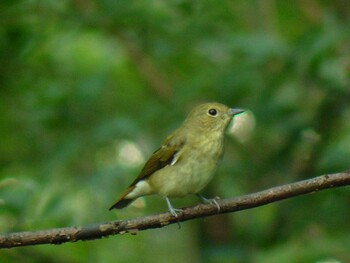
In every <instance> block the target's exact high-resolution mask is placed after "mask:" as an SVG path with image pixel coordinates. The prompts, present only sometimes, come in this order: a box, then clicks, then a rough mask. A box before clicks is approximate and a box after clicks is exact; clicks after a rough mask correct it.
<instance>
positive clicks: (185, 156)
mask: <svg viewBox="0 0 350 263" xmlns="http://www.w3.org/2000/svg"><path fill="white" fill-rule="evenodd" d="M243 112H244V110H242V109H233V108H229V107H228V106H226V105H224V104H221V103H217V102H210V103H203V104H200V105H198V106H196V107H195V108H194V109H193V110H192V111H191V112H190V113H189V114H188V116H187V118H186V119H185V121H184V122H183V123H182V125H181V126H180V127H179V128H177V129H176V130H175V131H173V132H172V133H171V134H170V135H168V136H167V137H166V138H165V140H164V141H163V143H162V144H161V146H160V147H159V148H158V149H157V150H156V151H154V152H153V154H152V155H151V156H150V158H149V159H148V161H147V162H146V163H145V165H144V167H143V168H142V170H141V172H140V173H139V175H138V177H137V178H136V179H135V180H134V181H133V182H132V183H131V184H130V185H129V187H128V188H127V189H126V190H125V191H124V192H123V193H122V194H121V195H120V196H119V197H118V198H117V200H116V201H115V202H114V204H113V205H112V206H111V207H110V209H109V210H112V209H122V208H124V207H126V206H128V205H129V204H130V203H132V202H133V201H134V200H136V199H137V198H139V197H141V196H146V195H153V194H158V195H160V196H162V197H163V198H165V200H166V203H167V206H168V209H169V212H170V213H171V214H172V215H173V216H175V217H177V216H178V214H177V212H179V211H181V210H180V209H175V208H174V207H173V206H172V204H171V203H170V200H169V198H174V197H185V196H187V195H191V194H195V195H197V196H198V197H200V198H201V199H202V200H203V201H205V202H212V203H214V204H215V205H216V206H217V207H218V209H220V207H219V206H218V204H217V202H216V201H212V200H214V199H212V200H210V199H206V198H205V197H203V196H201V195H200V194H199V192H200V191H201V190H202V189H203V188H204V187H205V186H206V185H207V184H208V183H209V181H211V179H212V178H213V176H214V174H215V171H216V169H217V166H218V162H219V160H220V159H221V157H222V155H223V150H224V135H225V130H226V128H227V126H228V124H229V123H230V121H231V120H232V119H233V117H234V116H236V115H238V114H240V113H243Z"/></svg>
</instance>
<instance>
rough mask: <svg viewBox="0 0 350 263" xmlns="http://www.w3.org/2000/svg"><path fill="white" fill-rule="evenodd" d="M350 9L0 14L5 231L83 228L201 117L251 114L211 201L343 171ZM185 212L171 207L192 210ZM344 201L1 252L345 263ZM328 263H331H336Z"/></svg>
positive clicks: (37, 6) (121, 6) (104, 6)
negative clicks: (211, 111)
mask: <svg viewBox="0 0 350 263" xmlns="http://www.w3.org/2000/svg"><path fill="white" fill-rule="evenodd" d="M349 71H350V2H349V1H347V0H335V1H316V0H307V1H304V0H300V1H277V0H275V1H274V0H266V1H253V0H248V1H247V0H237V1H214V0H201V1H198V0H195V1H185V0H169V1H160V0H147V1H146V0H144V1H126V0H118V1H111V0H100V1H97V0H96V1H94V0H76V1H53V0H46V1H35V0H27V1H10V0H7V1H2V2H1V4H0V125H1V126H0V211H1V212H0V231H1V232H3V233H7V232H13V231H26V230H36V229H46V228H56V227H64V226H72V225H83V224H88V223H94V222H103V221H108V220H114V219H118V218H119V219H122V218H130V217H136V216H142V215H144V214H154V213H159V212H164V211H165V210H166V205H165V202H164V201H163V200H162V199H161V198H159V197H148V198H145V202H146V207H145V209H137V208H135V207H131V208H128V209H126V210H125V211H124V210H123V211H113V212H108V211H107V209H108V208H109V206H110V205H111V204H112V203H113V201H114V199H115V198H116V197H117V195H118V194H119V193H120V192H121V191H122V190H123V189H124V188H125V187H126V186H127V185H128V183H130V182H131V181H132V180H133V178H134V177H135V176H136V175H137V173H138V171H139V170H140V169H141V166H142V164H140V163H139V164H138V165H134V166H126V165H125V164H124V163H123V162H122V161H121V160H120V158H118V156H119V152H120V147H121V145H123V143H125V142H129V143H131V144H133V145H134V146H136V147H137V148H138V149H139V151H140V152H141V153H142V155H143V157H144V158H147V156H148V155H149V154H150V153H151V152H152V151H153V150H154V149H156V147H157V146H158V145H159V143H160V142H161V140H162V138H163V137H164V136H165V135H166V134H167V133H169V132H170V131H171V130H172V129H174V128H175V127H177V126H178V125H179V124H180V123H181V121H182V120H183V119H184V117H185V115H186V113H187V112H188V111H189V110H190V109H191V108H192V107H193V106H194V105H196V104H197V103H200V102H203V101H218V102H222V103H225V104H227V105H230V106H239V107H243V108H246V109H250V110H251V111H252V112H253V113H254V116H255V118H256V128H255V130H254V132H253V134H252V137H251V139H250V140H249V141H248V142H246V143H244V144H241V143H239V142H237V141H235V140H234V139H232V138H228V140H227V141H226V153H225V158H224V160H223V162H222V163H221V166H220V169H219V170H218V172H217V175H216V177H215V179H214V180H213V181H212V182H211V184H210V185H209V186H208V187H207V188H206V191H205V192H204V193H205V194H206V196H216V195H218V196H221V197H223V198H225V197H233V196H238V195H241V194H246V193H250V192H254V191H258V190H262V189H265V188H268V187H271V186H275V185H279V184H284V183H289V182H294V181H298V180H302V179H305V178H310V177H313V176H317V175H321V174H324V173H334V172H339V171H342V170H345V169H348V168H350V162H349V160H350V121H349V120H350V86H349V77H350V75H349ZM197 202H198V200H197V199H196V198H194V197H188V198H184V199H183V200H175V201H174V202H173V204H174V205H175V206H176V207H181V206H186V205H192V204H195V203H197ZM349 205H350V192H349V189H348V188H346V187H344V188H340V189H332V190H326V191H323V192H319V193H316V194H314V195H307V196H302V197H297V198H293V199H290V200H287V201H282V202H279V203H276V204H272V205H268V206H264V207H260V208H256V209H252V210H249V211H243V212H239V213H235V214H228V215H222V216H215V217H210V218H206V219H199V220H194V221H190V222H186V223H183V224H182V229H181V230H178V228H177V226H176V225H172V226H169V227H165V228H163V229H157V230H148V231H144V232H140V233H138V234H137V235H136V236H131V235H128V234H126V235H123V236H115V237H110V238H108V239H103V240H96V241H89V242H78V243H71V244H63V245H60V246H54V245H44V246H36V247H26V248H16V249H12V250H2V251H0V261H1V262H67V263H71V262H146V263H147V262H165V261H166V262H220V263H222V262H252V263H260V262H261V263H265V262H276V263H277V262H285V263H289V262H290V263H292V262H295V263H297V262H298V263H299V262H325V261H326V260H331V259H333V260H339V261H341V262H350V252H349V247H350V233H349V232H350V231H349V222H350V209H349ZM331 262H336V261H331Z"/></svg>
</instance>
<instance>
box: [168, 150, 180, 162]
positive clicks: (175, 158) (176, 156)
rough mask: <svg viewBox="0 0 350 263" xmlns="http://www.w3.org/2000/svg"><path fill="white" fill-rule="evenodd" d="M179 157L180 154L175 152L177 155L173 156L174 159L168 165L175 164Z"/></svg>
mask: <svg viewBox="0 0 350 263" xmlns="http://www.w3.org/2000/svg"><path fill="white" fill-rule="evenodd" d="M179 157H180V152H177V153H176V154H175V155H174V158H173V159H172V160H171V163H170V165H174V164H176V163H177V161H178V160H179Z"/></svg>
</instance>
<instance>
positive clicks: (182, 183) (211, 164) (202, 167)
mask: <svg viewBox="0 0 350 263" xmlns="http://www.w3.org/2000/svg"><path fill="white" fill-rule="evenodd" d="M216 163H217V160H209V161H208V160H206V162H205V163H203V162H198V160H197V161H196V162H194V163H188V164H181V165H169V166H167V167H164V168H163V169H161V170H160V171H158V172H156V173H155V174H153V175H152V176H151V177H150V178H149V183H150V185H151V187H152V189H153V192H154V193H157V194H159V195H162V196H167V197H182V196H186V195H189V194H195V193H198V192H199V191H200V190H202V189H203V188H204V187H205V186H206V185H207V184H208V183H209V181H210V180H211V179H212V177H213V175H214V172H215V170H216Z"/></svg>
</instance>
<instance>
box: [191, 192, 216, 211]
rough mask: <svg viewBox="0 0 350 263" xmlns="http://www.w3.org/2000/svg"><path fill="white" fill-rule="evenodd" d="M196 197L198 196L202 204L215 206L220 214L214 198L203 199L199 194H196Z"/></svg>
mask: <svg viewBox="0 0 350 263" xmlns="http://www.w3.org/2000/svg"><path fill="white" fill-rule="evenodd" d="M196 196H198V197H199V198H200V199H201V200H202V201H203V202H204V203H208V204H212V205H215V206H216V208H217V209H218V212H220V206H219V204H218V202H217V201H216V200H215V198H212V199H208V198H205V197H204V196H202V195H201V194H196Z"/></svg>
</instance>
